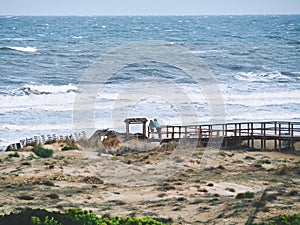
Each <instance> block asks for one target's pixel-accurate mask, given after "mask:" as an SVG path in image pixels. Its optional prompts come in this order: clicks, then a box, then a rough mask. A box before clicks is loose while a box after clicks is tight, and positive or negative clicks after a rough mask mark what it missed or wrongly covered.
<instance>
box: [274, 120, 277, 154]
mask: <svg viewBox="0 0 300 225" xmlns="http://www.w3.org/2000/svg"><path fill="white" fill-rule="evenodd" d="M274 136H275V138H274V149H277V137H276V136H277V122H274Z"/></svg>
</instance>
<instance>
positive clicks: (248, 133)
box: [247, 123, 250, 148]
mask: <svg viewBox="0 0 300 225" xmlns="http://www.w3.org/2000/svg"><path fill="white" fill-rule="evenodd" d="M247 136H248V138H247V147H248V148H250V139H249V136H250V123H247Z"/></svg>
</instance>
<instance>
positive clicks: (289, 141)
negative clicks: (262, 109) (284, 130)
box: [288, 122, 291, 149]
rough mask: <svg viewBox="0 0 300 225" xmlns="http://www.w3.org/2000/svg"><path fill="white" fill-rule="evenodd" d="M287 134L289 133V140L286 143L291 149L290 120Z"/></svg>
mask: <svg viewBox="0 0 300 225" xmlns="http://www.w3.org/2000/svg"><path fill="white" fill-rule="evenodd" d="M288 135H289V140H288V143H289V149H291V137H290V135H291V122H288Z"/></svg>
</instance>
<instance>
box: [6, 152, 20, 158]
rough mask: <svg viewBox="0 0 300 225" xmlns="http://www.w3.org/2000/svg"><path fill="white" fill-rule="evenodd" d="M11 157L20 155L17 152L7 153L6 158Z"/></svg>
mask: <svg viewBox="0 0 300 225" xmlns="http://www.w3.org/2000/svg"><path fill="white" fill-rule="evenodd" d="M12 157H17V158H18V157H20V155H19V153H18V152H14V153H10V154H9V155H8V158H12Z"/></svg>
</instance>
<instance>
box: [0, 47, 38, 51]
mask: <svg viewBox="0 0 300 225" xmlns="http://www.w3.org/2000/svg"><path fill="white" fill-rule="evenodd" d="M0 49H1V50H12V51H20V52H36V51H37V48H35V47H29V46H27V47H14V46H4V47H0Z"/></svg>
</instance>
